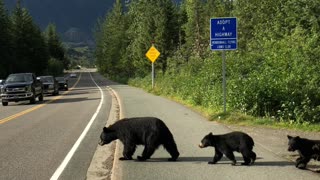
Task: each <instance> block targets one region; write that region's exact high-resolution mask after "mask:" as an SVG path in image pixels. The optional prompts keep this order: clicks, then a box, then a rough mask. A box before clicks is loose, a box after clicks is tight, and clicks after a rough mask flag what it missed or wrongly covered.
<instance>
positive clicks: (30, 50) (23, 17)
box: [11, 4, 48, 75]
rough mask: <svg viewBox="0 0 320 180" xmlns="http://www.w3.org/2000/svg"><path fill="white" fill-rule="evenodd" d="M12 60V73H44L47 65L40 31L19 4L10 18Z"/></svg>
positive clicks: (44, 45)
mask: <svg viewBox="0 0 320 180" xmlns="http://www.w3.org/2000/svg"><path fill="white" fill-rule="evenodd" d="M11 21H12V34H13V38H12V39H13V50H14V60H13V61H12V67H13V72H26V71H29V72H34V73H36V74H37V75H40V74H42V73H44V70H45V69H46V68H47V64H48V52H47V47H46V43H45V40H44V37H43V36H42V33H41V31H40V29H39V28H38V27H37V26H36V25H35V24H34V23H33V20H32V17H31V16H30V14H29V13H28V11H27V10H26V9H25V8H22V7H21V6H20V5H19V4H18V5H17V7H16V8H15V9H14V11H13V15H12V16H11Z"/></svg>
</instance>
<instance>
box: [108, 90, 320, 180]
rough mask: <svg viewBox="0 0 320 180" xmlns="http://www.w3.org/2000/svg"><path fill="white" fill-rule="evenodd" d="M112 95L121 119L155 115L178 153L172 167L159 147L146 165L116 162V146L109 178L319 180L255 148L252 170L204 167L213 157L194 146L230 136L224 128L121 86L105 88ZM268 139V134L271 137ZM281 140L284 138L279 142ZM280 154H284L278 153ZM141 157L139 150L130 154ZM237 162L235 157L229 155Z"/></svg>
mask: <svg viewBox="0 0 320 180" xmlns="http://www.w3.org/2000/svg"><path fill="white" fill-rule="evenodd" d="M111 87H112V88H113V89H114V90H115V91H116V92H117V94H118V97H119V101H120V107H121V112H122V116H123V117H136V116H155V117H159V118H161V119H162V120H164V121H165V122H166V124H167V125H168V127H169V128H170V130H171V131H172V133H173V134H174V138H175V140H176V142H177V145H178V149H179V151H180V158H179V161H178V162H167V161H166V159H167V158H168V157H169V155H168V153H167V152H166V151H165V150H164V149H163V148H159V149H158V150H157V151H156V153H155V154H154V155H153V156H152V159H151V160H149V161H147V162H137V161H119V160H117V158H118V157H120V156H121V152H122V144H121V143H117V151H116V153H115V162H114V169H113V172H112V173H113V174H112V177H113V179H116V180H118V179H124V180H126V179H130V180H135V179H136V180H144V179H145V180H150V179H167V180H171V179H172V180H180V179H181V180H188V179H190V180H194V179H199V180H207V179H208V180H209V179H232V180H233V179H237V180H238V179H258V180H264V179H265V180H270V179H283V180H292V179H295V180H299V179H301V180H302V179H303V180H305V179H308V180H312V179H317V180H318V179H319V178H320V175H319V174H316V173H313V172H310V171H302V170H298V169H296V168H295V167H294V165H293V163H292V162H290V161H288V160H287V159H284V158H281V157H280V156H278V155H277V154H275V153H272V152H270V151H269V150H267V149H266V148H265V147H267V146H268V145H267V144H264V145H263V146H261V145H259V144H257V145H256V146H255V147H254V151H255V152H256V154H257V160H256V163H255V165H253V166H250V167H248V166H240V165H237V166H231V165H230V161H229V160H228V159H225V158H224V159H222V160H221V161H220V162H219V163H218V164H216V165H208V164H207V162H208V161H210V160H211V159H212V157H213V154H214V149H213V148H207V149H199V148H198V147H197V145H198V144H199V142H200V140H201V139H202V138H203V136H204V135H206V134H208V133H209V132H213V133H214V134H220V133H226V132H230V129H229V128H227V127H225V126H223V125H221V124H217V123H214V122H208V121H207V120H206V119H205V118H203V117H202V116H201V115H199V114H197V113H196V112H194V111H192V110H190V109H188V108H186V107H184V106H182V105H180V104H178V103H175V102H172V101H169V100H167V99H165V98H162V97H159V96H154V95H151V94H148V93H146V92H144V91H142V90H140V89H137V88H133V87H129V86H124V85H113V86H111ZM272 135H273V134H270V136H272ZM284 138H285V137H284ZM283 151H286V149H283ZM141 152H142V147H139V148H138V149H137V151H136V153H135V155H134V157H136V156H137V155H138V154H140V153H141ZM235 155H236V157H237V159H238V163H240V162H241V161H242V158H241V155H240V154H238V153H235Z"/></svg>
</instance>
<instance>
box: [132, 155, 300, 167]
mask: <svg viewBox="0 0 320 180" xmlns="http://www.w3.org/2000/svg"><path fill="white" fill-rule="evenodd" d="M236 160H237V165H236V166H240V164H241V163H242V162H243V158H242V157H236ZM134 161H136V162H140V161H138V160H136V159H135V160H134ZM209 161H212V157H179V158H178V159H177V161H174V162H173V163H179V162H203V163H208V162H209ZM145 162H147V163H157V162H168V158H151V159H148V160H147V161H145ZM218 164H231V161H230V160H229V159H228V158H226V157H223V158H222V159H221V160H220V161H219V162H217V165H218ZM252 166H293V167H294V162H290V161H263V158H261V157H257V159H256V161H255V163H254V164H253V165H252Z"/></svg>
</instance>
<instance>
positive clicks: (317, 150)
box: [312, 143, 320, 161]
mask: <svg viewBox="0 0 320 180" xmlns="http://www.w3.org/2000/svg"><path fill="white" fill-rule="evenodd" d="M312 150H314V152H315V153H316V155H315V159H316V160H317V161H320V143H319V144H315V145H314V146H312Z"/></svg>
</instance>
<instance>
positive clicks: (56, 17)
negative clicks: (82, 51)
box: [4, 0, 181, 42]
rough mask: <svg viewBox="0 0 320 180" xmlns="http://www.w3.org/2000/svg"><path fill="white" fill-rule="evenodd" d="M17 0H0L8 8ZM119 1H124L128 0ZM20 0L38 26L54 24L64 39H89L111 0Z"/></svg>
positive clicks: (13, 5) (109, 6)
mask: <svg viewBox="0 0 320 180" xmlns="http://www.w3.org/2000/svg"><path fill="white" fill-rule="evenodd" d="M17 1H18V0H4V4H5V6H6V8H7V9H8V10H9V11H11V10H12V9H13V8H14V7H15V5H16V3H17ZM122 1H123V3H124V4H128V3H130V2H131V1H132V0H122ZM174 1H175V2H178V1H181V0H174ZM20 2H21V4H22V6H23V7H26V8H27V9H28V10H29V12H30V14H31V15H32V17H33V18H34V21H35V23H36V24H37V25H38V26H40V27H41V28H42V29H44V28H45V27H46V26H47V25H48V24H49V23H54V24H55V25H56V27H57V30H58V32H59V33H60V34H61V37H63V40H64V41H70V42H85V41H91V42H92V32H93V28H94V26H95V24H96V22H97V20H98V18H103V17H104V16H105V14H106V13H107V11H108V10H110V9H111V8H112V6H113V4H114V2H115V0H20Z"/></svg>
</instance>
